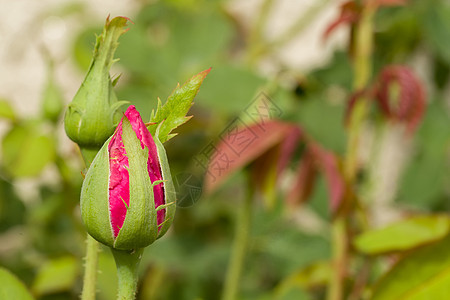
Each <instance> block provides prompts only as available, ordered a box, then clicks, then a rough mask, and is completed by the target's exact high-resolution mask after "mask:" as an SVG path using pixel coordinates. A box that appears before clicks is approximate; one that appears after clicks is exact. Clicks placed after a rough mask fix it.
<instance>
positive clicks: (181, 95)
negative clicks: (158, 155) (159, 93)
mask: <svg viewBox="0 0 450 300" xmlns="http://www.w3.org/2000/svg"><path fill="white" fill-rule="evenodd" d="M210 71H211V68H209V69H207V70H205V71H202V72H200V73H198V74H197V75H195V76H194V77H192V78H191V79H190V80H189V81H187V82H186V83H185V84H183V85H182V86H180V85H178V86H177V87H176V88H175V90H174V91H173V92H172V94H171V95H170V96H169V97H168V98H167V101H166V103H165V104H164V105H162V104H161V101H160V100H159V99H158V107H157V109H156V112H155V111H154V110H153V112H152V116H151V118H150V123H154V124H152V125H149V126H148V130H149V131H150V133H151V134H152V135H155V133H156V128H158V125H159V124H160V123H161V122H162V124H161V127H160V129H159V135H158V137H159V140H160V141H161V142H162V143H164V142H166V141H168V140H169V139H171V138H172V137H174V136H175V135H176V134H171V132H172V130H174V129H175V128H177V127H178V126H180V125H182V124H184V123H186V122H187V121H188V120H189V119H190V117H187V116H186V114H187V113H188V111H189V109H190V108H191V106H192V101H193V100H194V97H195V96H196V95H197V93H198V90H199V89H200V86H201V84H202V82H203V80H204V79H205V77H206V75H208V73H209V72H210Z"/></svg>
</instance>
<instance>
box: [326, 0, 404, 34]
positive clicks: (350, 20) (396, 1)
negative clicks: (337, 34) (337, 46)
mask: <svg viewBox="0 0 450 300" xmlns="http://www.w3.org/2000/svg"><path fill="white" fill-rule="evenodd" d="M404 4H406V0H368V1H364V3H362V5H361V3H359V2H356V1H354V0H351V1H347V2H344V3H343V4H342V5H341V7H340V14H339V16H338V17H337V18H336V19H335V20H334V21H333V22H331V24H330V25H328V27H327V29H326V30H325V32H324V34H323V39H324V40H326V39H328V37H329V36H330V34H331V33H332V32H333V31H335V30H336V28H338V27H339V26H341V25H346V24H348V25H353V24H355V23H357V22H358V21H359V18H360V17H361V11H362V10H363V8H364V6H366V5H373V6H374V7H380V6H397V5H404Z"/></svg>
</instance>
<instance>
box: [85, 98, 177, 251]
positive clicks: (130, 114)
mask: <svg viewBox="0 0 450 300" xmlns="http://www.w3.org/2000/svg"><path fill="white" fill-rule="evenodd" d="M80 208H81V217H82V219H83V223H84V224H85V226H86V229H87V231H88V233H89V234H90V235H91V236H92V237H94V238H95V239H96V240H98V241H99V242H101V243H103V244H105V245H107V246H110V247H112V248H114V249H118V250H132V249H139V248H144V247H146V246H148V245H150V244H151V243H153V242H154V241H155V240H156V239H158V238H160V237H161V236H163V235H164V234H165V233H166V232H167V230H168V229H169V227H170V225H171V223H172V220H173V215H174V213H175V188H174V185H173V182H172V178H171V175H170V170H169V165H168V162H167V156H166V152H165V150H164V147H163V145H162V144H161V142H160V141H159V140H158V134H155V136H154V137H152V135H151V134H150V132H149V131H148V130H147V128H146V127H145V124H144V122H143V121H142V119H141V116H140V115H139V113H138V112H137V110H136V109H135V107H134V106H130V107H129V108H128V110H127V111H126V112H125V114H124V117H123V118H122V121H121V122H120V123H119V125H118V127H117V129H116V131H115V133H114V135H113V136H112V137H111V138H110V139H109V140H108V141H106V142H105V144H104V145H103V147H102V148H101V149H100V151H99V152H98V154H97V156H96V157H95V159H94V161H93V162H92V164H91V166H90V168H89V170H88V172H87V174H86V178H85V180H84V182H83V187H82V189H81V203H80Z"/></svg>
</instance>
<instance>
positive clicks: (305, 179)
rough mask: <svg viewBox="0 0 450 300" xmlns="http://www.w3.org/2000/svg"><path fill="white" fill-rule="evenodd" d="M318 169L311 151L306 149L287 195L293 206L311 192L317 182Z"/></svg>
mask: <svg viewBox="0 0 450 300" xmlns="http://www.w3.org/2000/svg"><path fill="white" fill-rule="evenodd" d="M316 177H317V169H316V166H315V164H314V157H313V155H312V153H311V151H308V150H306V152H305V154H304V155H303V157H302V159H301V160H300V162H299V164H298V168H297V171H296V177H295V180H294V183H293V185H292V187H291V189H290V191H289V194H288V196H287V202H288V204H289V205H291V206H295V205H299V204H302V203H303V202H305V201H306V199H307V198H308V197H309V195H310V194H311V192H312V190H313V187H314V184H315V182H316Z"/></svg>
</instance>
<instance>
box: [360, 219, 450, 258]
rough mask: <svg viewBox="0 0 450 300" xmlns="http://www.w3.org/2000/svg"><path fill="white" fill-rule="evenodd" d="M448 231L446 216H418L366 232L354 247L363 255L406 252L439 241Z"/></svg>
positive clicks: (449, 225) (448, 220) (449, 226)
mask: <svg viewBox="0 0 450 300" xmlns="http://www.w3.org/2000/svg"><path fill="white" fill-rule="evenodd" d="M449 231H450V218H449V217H447V216H443V215H442V216H420V217H415V218H410V219H407V220H402V221H400V222H396V223H394V224H392V225H389V226H387V227H385V228H381V229H377V230H371V231H367V232H365V233H363V234H361V235H359V236H358V237H356V239H355V243H354V245H355V247H356V248H357V249H358V250H359V251H360V252H363V253H365V254H372V255H374V254H381V253H386V252H393V251H402V250H408V249H411V248H414V247H417V246H420V245H423V244H425V243H430V242H432V241H436V240H439V239H441V238H443V237H444V236H445V235H446V234H447V233H448V232H449Z"/></svg>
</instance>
